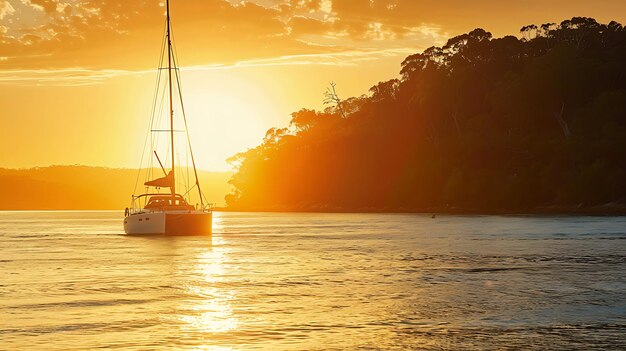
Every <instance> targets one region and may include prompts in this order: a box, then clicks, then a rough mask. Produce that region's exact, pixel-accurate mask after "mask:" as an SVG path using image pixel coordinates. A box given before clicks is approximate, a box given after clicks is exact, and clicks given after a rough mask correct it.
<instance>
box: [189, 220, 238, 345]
mask: <svg viewBox="0 0 626 351" xmlns="http://www.w3.org/2000/svg"><path fill="white" fill-rule="evenodd" d="M220 222H221V221H220V220H219V218H217V220H216V221H215V225H214V228H215V227H218V226H219V225H220ZM212 241H213V242H212V246H211V247H210V248H206V249H204V250H203V251H201V252H199V253H197V255H196V256H195V258H194V260H193V262H194V263H193V266H192V268H191V272H190V274H192V275H193V277H194V280H195V283H193V284H190V285H189V286H187V287H186V290H187V293H188V295H189V296H191V297H192V299H191V300H189V301H188V303H189V305H187V306H186V307H187V308H186V309H187V313H186V314H184V315H182V316H181V317H180V319H181V321H182V322H184V323H185V325H186V327H187V328H189V329H190V331H192V332H194V333H209V334H216V333H225V332H229V331H232V330H235V329H237V326H238V320H237V318H236V317H235V315H234V313H233V309H232V301H233V300H234V298H235V296H234V293H233V292H232V291H230V290H227V289H224V288H223V286H221V285H222V283H224V282H225V278H224V277H225V274H226V272H225V268H224V262H226V261H227V260H228V249H226V248H225V247H224V246H223V244H224V241H223V238H221V237H220V236H214V237H213V240H212ZM210 350H213V349H210Z"/></svg>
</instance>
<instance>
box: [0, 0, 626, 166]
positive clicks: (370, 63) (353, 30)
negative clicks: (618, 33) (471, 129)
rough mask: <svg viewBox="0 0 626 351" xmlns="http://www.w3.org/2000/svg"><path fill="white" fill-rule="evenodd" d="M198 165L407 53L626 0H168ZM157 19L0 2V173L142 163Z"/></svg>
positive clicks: (76, 0)
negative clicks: (331, 88)
mask: <svg viewBox="0 0 626 351" xmlns="http://www.w3.org/2000/svg"><path fill="white" fill-rule="evenodd" d="M171 7H172V16H173V19H172V21H173V28H174V35H175V40H176V48H177V52H178V55H179V60H180V64H181V66H182V73H181V74H182V80H183V90H184V92H185V103H186V105H187V109H188V110H187V113H188V116H189V118H190V121H189V122H190V124H191V126H190V129H191V138H192V142H193V144H194V149H195V151H196V153H198V158H199V160H198V163H199V166H200V167H201V168H203V169H207V170H227V169H229V166H228V165H227V163H226V162H225V159H226V158H228V157H229V156H232V155H233V154H235V153H237V152H239V151H243V150H245V149H246V148H249V147H252V146H255V145H257V144H258V143H259V142H260V141H261V140H262V138H263V136H264V134H265V131H266V130H267V129H268V128H271V127H283V126H286V125H287V124H288V122H289V119H290V113H291V112H294V111H296V110H299V109H300V108H303V107H307V108H321V107H322V106H323V105H322V100H323V92H324V90H325V88H326V86H327V85H328V83H329V82H330V81H334V82H336V83H337V88H338V92H339V94H340V97H349V96H354V95H360V94H363V93H366V92H367V89H368V88H369V87H370V86H372V85H373V84H375V83H377V82H379V81H381V80H387V79H391V78H394V77H396V75H397V72H398V71H399V67H400V63H401V62H402V60H403V58H404V57H406V56H407V55H408V54H410V53H414V52H416V51H420V50H423V49H425V48H427V47H429V46H431V45H434V44H442V43H444V42H445V41H446V39H447V38H449V37H451V36H454V35H458V34H461V33H463V32H467V31H469V30H471V29H473V28H476V27H482V28H484V29H486V30H488V31H491V32H492V33H493V34H494V36H503V35H506V34H517V33H518V31H519V29H520V27H522V26H523V25H526V24H530V23H535V24H541V23H546V22H560V21H561V20H563V19H566V18H571V17H572V16H587V17H594V18H596V19H597V20H598V21H600V22H609V21H610V20H617V21H619V22H621V23H624V22H626V1H624V0H596V1H578V0H558V1H557V0H553V1H549V0H527V1H501V0H486V1H461V0H443V1H420V0H256V1H248V2H241V1H226V0H171ZM163 26H164V7H163V3H162V2H160V1H159V0H152V1H148V0H132V1H129V0H0V106H1V110H0V111H1V112H0V119H1V122H2V125H1V126H0V131H1V134H0V136H1V137H0V150H3V151H2V152H0V167H11V168H16V167H33V166H47V165H51V164H84V165H97V166H108V167H137V166H139V158H140V156H141V149H142V146H143V141H144V139H143V137H144V135H145V131H146V129H147V126H148V123H149V118H150V109H151V103H152V96H153V91H154V82H155V77H156V73H155V72H156V71H155V68H156V66H157V64H158V58H159V53H160V52H159V50H160V45H161V39H162V33H163Z"/></svg>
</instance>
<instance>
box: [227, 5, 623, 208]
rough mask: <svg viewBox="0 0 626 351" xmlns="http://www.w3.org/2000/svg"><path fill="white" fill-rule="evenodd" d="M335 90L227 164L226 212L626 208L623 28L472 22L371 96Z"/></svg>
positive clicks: (579, 21) (585, 21)
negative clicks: (475, 25) (515, 29)
mask: <svg viewBox="0 0 626 351" xmlns="http://www.w3.org/2000/svg"><path fill="white" fill-rule="evenodd" d="M516 35H517V33H516ZM364 74H367V72H364ZM303 84H306V82H303ZM333 89H334V87H333ZM333 89H331V90H330V91H329V92H328V93H327V96H326V97H327V99H326V102H327V103H329V104H330V107H329V108H327V109H326V110H324V111H313V110H306V109H303V110H301V111H298V112H295V113H293V114H292V116H293V119H292V120H291V124H290V126H289V128H283V129H276V128H274V129H270V130H269V131H268V132H267V134H266V136H265V139H264V141H263V143H262V144H261V145H259V146H258V147H256V148H253V149H250V150H248V151H246V152H242V153H240V154H238V155H235V156H234V157H233V158H232V159H231V161H232V163H233V164H234V165H236V166H237V167H238V169H237V173H236V174H235V175H234V177H233V179H232V180H231V183H232V184H233V186H234V187H235V190H234V191H233V193H232V194H230V195H228V197H227V202H228V205H229V208H230V209H233V210H235V209H236V210H290V211H446V212H483V213H486V212H550V211H556V212H579V211H588V210H589V209H593V208H596V209H598V210H597V211H598V212H600V213H602V212H604V211H605V209H609V208H613V210H612V211H618V212H619V211H621V212H623V213H626V211H625V210H624V209H625V208H626V207H625V206H624V204H625V203H626V156H625V153H626V30H625V29H624V27H623V26H622V25H621V24H619V23H617V22H611V23H608V24H601V23H598V22H597V21H596V20H594V19H592V18H585V17H575V18H572V19H571V20H566V21H563V22H561V23H560V24H555V23H546V24H543V25H540V26H537V25H528V26H524V27H523V28H522V29H521V32H520V33H519V36H505V37H503V38H493V37H492V35H491V33H489V32H487V31H485V30H483V29H475V30H473V31H471V32H469V33H467V34H463V35H459V36H457V37H454V38H451V39H450V40H448V42H447V43H446V44H445V45H443V46H441V47H431V48H428V49H426V50H425V51H424V52H421V53H416V54H414V55H411V56H409V57H407V58H406V60H404V62H402V65H401V70H400V77H399V79H391V80H389V81H386V82H381V83H379V84H377V85H375V86H373V87H372V88H371V89H370V91H369V93H368V94H365V95H362V96H359V97H353V98H349V99H345V100H344V99H339V97H338V96H337V95H336V94H334V91H333ZM338 89H339V93H341V86H338ZM339 95H340V94H339ZM594 211H595V210H594ZM607 211H608V210H607Z"/></svg>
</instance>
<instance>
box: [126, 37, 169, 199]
mask: <svg viewBox="0 0 626 351" xmlns="http://www.w3.org/2000/svg"><path fill="white" fill-rule="evenodd" d="M163 32H164V34H165V26H164V29H163ZM164 46H165V36H163V40H162V41H161V50H160V51H161V54H160V57H159V67H160V66H161V62H162V61H163V47H164ZM160 76H161V71H160V70H159V71H158V73H157V81H156V87H155V90H154V99H153V103H152V113H151V115H150V125H151V127H152V123H153V121H154V111H155V109H156V101H157V96H158V90H159V80H160ZM150 129H152V128H149V129H148V130H150ZM149 135H150V132H149V131H148V132H146V137H145V138H144V141H143V149H142V150H141V158H140V161H139V170H137V178H136V179H135V187H134V188H133V194H134V193H135V192H136V191H137V185H138V184H139V177H140V176H141V166H142V164H143V158H144V157H145V154H146V145H147V144H148V136H149Z"/></svg>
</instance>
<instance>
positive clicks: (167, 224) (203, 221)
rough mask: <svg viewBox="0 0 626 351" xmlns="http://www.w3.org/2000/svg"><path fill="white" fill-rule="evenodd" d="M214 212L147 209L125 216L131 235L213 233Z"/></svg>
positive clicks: (127, 231)
mask: <svg viewBox="0 0 626 351" xmlns="http://www.w3.org/2000/svg"><path fill="white" fill-rule="evenodd" d="M212 217H213V216H212V213H211V212H204V211H145V212H140V213H135V214H131V215H129V216H127V217H125V218H124V232H125V233H126V234H129V235H146V234H163V235H211V232H212V228H211V227H212Z"/></svg>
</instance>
